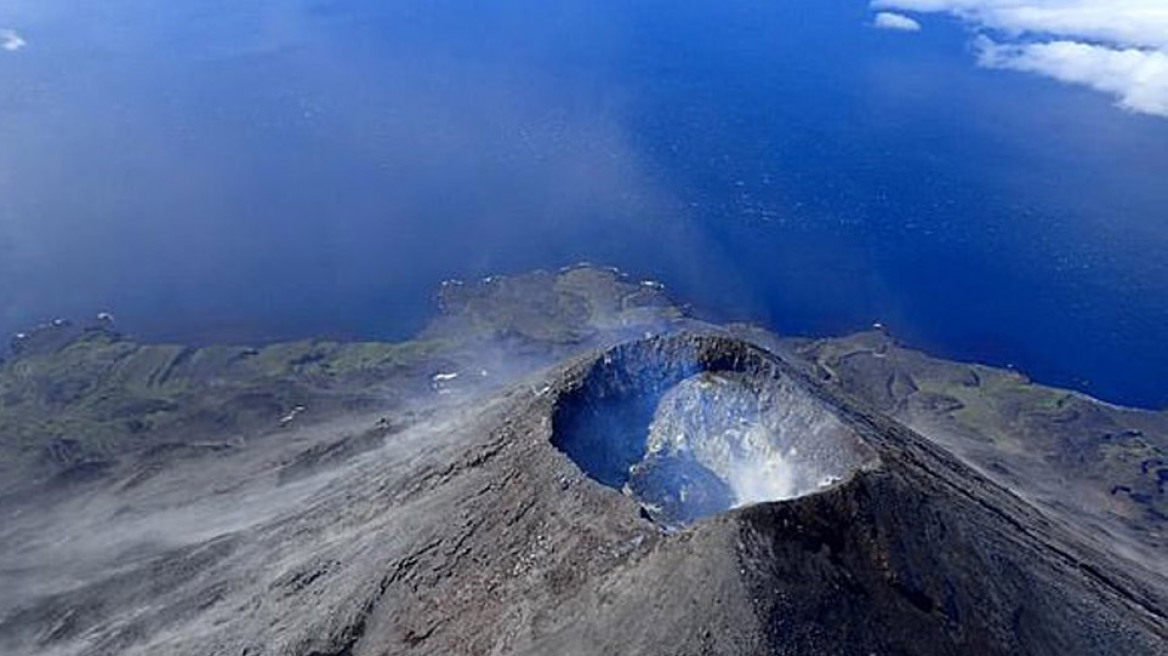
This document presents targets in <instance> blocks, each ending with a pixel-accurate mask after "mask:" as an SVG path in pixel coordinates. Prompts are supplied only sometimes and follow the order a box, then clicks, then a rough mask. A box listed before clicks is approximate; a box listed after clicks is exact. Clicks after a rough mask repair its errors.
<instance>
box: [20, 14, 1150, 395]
mask: <svg viewBox="0 0 1168 656" xmlns="http://www.w3.org/2000/svg"><path fill="white" fill-rule="evenodd" d="M871 20H872V14H871V12H870V10H869V9H868V8H867V6H866V2H864V1H863V0H766V1H762V0H742V1H732V2H725V1H719V2H713V1H709V2H698V1H688V2H687V1H683V0H672V1H670V2H665V1H653V0H626V1H623V2H597V1H595V0H590V1H575V0H564V1H548V2H535V1H533V0H495V1H492V2H475V1H470V0H450V1H441V0H426V1H423V0H394V1H392V2H385V1H373V0H349V1H330V0H313V1H308V0H250V1H248V2H240V1H237V0H230V1H229V0H173V1H168V2H159V1H158V0H107V1H104V2H84V3H79V2H76V1H75V0H68V1H66V0H38V2H27V0H0V29H11V30H16V31H18V33H19V35H20V37H21V40H22V41H23V42H24V47H22V48H19V49H17V50H11V51H0V329H3V330H4V331H5V332H8V333H12V332H15V331H17V330H21V329H24V328H27V327H29V326H32V325H34V324H36V323H37V322H40V321H44V320H48V319H52V318H54V317H58V316H64V317H73V318H80V317H86V316H89V315H92V314H93V313H96V312H98V311H103V310H108V311H111V312H114V313H115V315H116V316H117V318H118V323H119V325H120V326H121V327H122V328H124V329H126V330H128V331H129V332H131V333H133V334H135V335H138V336H141V337H144V338H148V339H159V340H160V339H174V340H185V341H193V342H214V341H235V342H261V341H270V340H276V339H288V338H296V337H304V336H318V335H320V336H332V337H345V338H374V337H375V338H401V337H405V336H408V335H410V334H412V333H413V332H414V331H415V330H417V329H418V328H419V327H420V326H421V325H423V323H424V322H425V321H426V319H427V318H428V317H429V316H430V315H431V314H432V313H433V311H434V305H433V299H432V294H433V291H434V289H435V288H436V286H437V285H438V283H439V282H440V281H442V280H443V279H447V278H475V277H479V276H485V275H489V274H495V273H506V272H519V271H524V270H528V269H532V268H537V267H543V268H556V267H559V266H562V265H566V264H571V263H574V262H577V261H581V260H588V261H593V262H597V263H603V264H610V265H616V266H618V267H620V268H622V269H625V270H627V271H629V272H630V273H631V274H633V275H636V276H642V277H647V278H653V279H656V280H660V281H662V282H664V283H665V284H666V285H667V286H668V287H670V288H671V289H672V290H673V294H674V295H675V296H676V297H678V298H680V299H683V300H685V301H687V302H690V303H692V304H693V305H694V306H695V307H696V308H698V309H699V310H700V311H701V312H702V313H703V314H704V315H705V316H708V317H710V318H714V319H751V320H756V321H758V322H761V323H764V324H766V325H768V326H770V327H772V328H774V329H776V330H778V331H780V332H783V333H787V334H806V335H823V334H835V333H842V332H847V331H853V330H858V329H863V328H866V327H868V326H870V325H871V324H872V323H873V322H881V323H883V324H884V325H886V326H888V327H889V329H890V330H891V332H892V333H893V335H894V336H896V337H897V338H899V339H900V340H901V341H902V342H904V343H906V344H908V345H911V346H916V347H919V348H923V349H925V350H928V351H929V352H931V353H934V354H937V355H942V356H947V357H953V358H960V359H968V360H976V361H982V362H987V363H991V364H998V365H1010V366H1014V367H1017V368H1018V369H1020V370H1022V371H1024V372H1026V373H1027V374H1029V375H1031V376H1032V377H1034V378H1035V379H1037V380H1039V381H1042V382H1047V383H1052V384H1057V385H1063V386H1070V387H1074V388H1077V389H1081V390H1084V391H1087V392H1089V393H1091V394H1092V395H1095V396H1098V397H1100V398H1103V399H1105V400H1109V401H1114V402H1119V403H1125V404H1133V405H1141V406H1146V407H1165V406H1166V405H1168V120H1165V119H1162V118H1155V117H1150V116H1141V115H1136V114H1132V113H1129V112H1126V111H1123V110H1121V109H1117V108H1116V107H1114V106H1113V105H1112V101H1111V100H1110V99H1109V98H1107V97H1106V96H1103V95H1098V94H1095V93H1092V92H1090V91H1086V90H1083V89H1079V88H1073V87H1068V86H1063V85H1060V84H1058V83H1056V82H1053V81H1050V80H1047V79H1043V78H1038V77H1031V76H1028V75H1025V74H1021V73H1013V72H1004V71H995V70H986V69H981V68H978V67H977V66H976V64H975V61H974V60H975V58H974V57H973V55H972V54H971V52H970V46H969V42H970V38H971V35H970V34H969V33H968V32H967V31H966V30H965V29H964V28H963V27H962V26H961V25H960V24H959V23H957V22H953V21H950V20H946V19H937V18H934V19H931V20H924V21H923V22H924V30H922V31H921V32H919V33H913V34H909V33H899V32H890V31H881V30H877V29H874V28H873V27H871V26H870V24H871Z"/></svg>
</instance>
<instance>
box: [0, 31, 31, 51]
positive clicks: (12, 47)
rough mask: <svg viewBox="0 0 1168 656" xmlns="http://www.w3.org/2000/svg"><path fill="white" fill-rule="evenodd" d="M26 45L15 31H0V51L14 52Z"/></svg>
mask: <svg viewBox="0 0 1168 656" xmlns="http://www.w3.org/2000/svg"><path fill="white" fill-rule="evenodd" d="M26 45H28V42H27V41H25V40H24V39H23V38H21V36H20V34H18V33H17V32H16V30H0V49H3V50H7V51H8V52H16V51H17V50H20V49H21V48H23V47H25V46H26Z"/></svg>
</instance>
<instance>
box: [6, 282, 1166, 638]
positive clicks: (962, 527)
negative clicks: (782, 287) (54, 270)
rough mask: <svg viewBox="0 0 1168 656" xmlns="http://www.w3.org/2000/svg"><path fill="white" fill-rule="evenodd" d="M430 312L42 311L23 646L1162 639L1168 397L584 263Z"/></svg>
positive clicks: (23, 556) (24, 406)
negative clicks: (1105, 389)
mask: <svg viewBox="0 0 1168 656" xmlns="http://www.w3.org/2000/svg"><path fill="white" fill-rule="evenodd" d="M440 300H441V304H440V306H441V316H440V317H439V318H438V319H437V320H435V322H434V323H433V324H432V325H431V327H430V328H429V329H427V330H426V331H425V332H424V333H423V334H422V335H420V336H419V338H418V339H417V340H415V341H412V342H407V343H400V344H380V343H360V344H357V343H333V342H323V341H307V342H297V343H289V344H277V345H271V346H267V347H263V348H249V347H208V348H184V347H181V346H165V345H144V344H138V343H135V342H133V341H131V340H129V339H127V338H124V337H122V336H120V335H118V334H117V333H116V332H114V330H113V327H112V326H111V325H108V323H103V324H98V325H93V326H88V327H79V326H74V325H70V324H61V325H53V326H46V327H42V328H40V329H38V330H36V331H33V332H31V333H30V334H28V335H26V336H24V337H23V338H22V339H20V340H18V341H17V342H15V343H14V345H13V349H12V352H11V354H10V356H9V357H8V358H7V360H6V361H5V362H4V364H3V368H2V369H0V475H2V479H0V495H2V496H0V651H2V652H3V653H5V654H17V655H21V654H78V655H82V654H85V655H89V654H94V655H96V654H223V655H227V654H231V655H234V656H240V655H248V656H258V655H275V654H280V655H304V656H308V655H315V656H325V655H334V656H342V655H345V656H359V655H365V654H370V655H372V654H671V655H672V654H864V655H868V654H1021V653H1025V654H1060V655H1062V654H1164V653H1168V559H1166V558H1165V556H1164V555H1163V554H1164V549H1165V548H1166V546H1168V544H1166V541H1165V538H1166V535H1165V525H1166V519H1165V518H1166V514H1168V497H1166V495H1165V490H1164V486H1165V483H1166V481H1168V416H1166V415H1165V414H1164V413H1156V412H1147V411H1139V410H1131V409H1125V408H1119V407H1115V406H1110V405H1107V404H1103V403H1100V402H1098V401H1095V400H1092V399H1090V398H1087V397H1084V396H1082V395H1078V394H1075V393H1071V392H1066V391H1062V390H1057V389H1053V388H1047V387H1043V386H1040V385H1035V384H1033V383H1031V382H1029V381H1028V380H1026V379H1025V378H1024V377H1022V376H1021V375H1020V374H1018V373H1016V372H1011V371H1003V370H998V369H992V368H989V367H983V366H980V365H971V364H964V363H955V362H948V361H944V360H939V359H935V358H931V357H928V356H926V355H923V354H921V353H918V352H915V351H911V350H908V349H904V348H902V347H900V346H898V345H897V344H896V343H895V342H894V341H893V340H892V339H891V338H890V337H889V336H888V335H886V334H884V333H881V332H872V333H864V334H860V335H854V336H850V337H844V338H837V339H824V340H807V339H788V338H783V337H780V336H777V335H774V334H772V333H769V332H767V331H764V330H761V329H759V328H757V327H753V326H745V325H734V326H714V325H710V324H707V323H703V322H700V321H696V320H693V319H690V318H687V317H685V316H684V315H683V313H682V312H681V311H680V310H679V309H678V307H677V306H676V305H674V304H673V302H672V301H670V299H668V298H667V297H666V296H665V294H664V293H663V291H662V290H661V289H660V288H659V287H658V286H655V285H652V284H641V283H636V282H634V281H631V280H628V279H626V278H625V277H624V276H622V275H620V274H619V273H617V272H614V271H609V270H601V269H596V268H588V267H582V268H575V269H571V270H566V271H562V272H560V273H556V274H552V273H535V274H528V275H523V276H515V277H506V278H496V279H492V280H490V281H484V282H483V283H479V284H474V285H447V286H445V287H444V288H443V290H442V291H441V293H440Z"/></svg>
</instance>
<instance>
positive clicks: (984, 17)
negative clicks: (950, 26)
mask: <svg viewBox="0 0 1168 656" xmlns="http://www.w3.org/2000/svg"><path fill="white" fill-rule="evenodd" d="M871 5H872V7H873V8H874V9H878V10H896V11H906V12H920V13H931V12H944V13H949V14H952V15H954V16H957V17H959V18H961V19H962V20H965V21H966V22H968V23H970V24H971V25H973V26H974V27H975V28H976V29H977V30H978V31H979V32H981V35H980V36H979V37H978V38H977V41H976V46H977V50H978V58H979V62H980V63H981V64H982V65H983V66H988V67H992V68H1005V69H1011V70H1018V71H1026V72H1030V73H1037V74H1041V75H1047V76H1049V77H1053V78H1055V79H1057V80H1060V81H1062V82H1067V83H1070V84H1081V85H1085V86H1088V87H1090V88H1092V89H1095V90H1097V91H1102V92H1105V93H1108V94H1111V95H1112V96H1114V97H1115V98H1117V100H1118V104H1119V105H1120V106H1122V107H1124V108H1126V109H1129V110H1132V111H1137V112H1144V113H1147V114H1155V115H1159V116H1164V117H1168V0H872V2H871ZM986 33H991V34H992V35H993V36H992V38H991V37H990V36H987V34H986Z"/></svg>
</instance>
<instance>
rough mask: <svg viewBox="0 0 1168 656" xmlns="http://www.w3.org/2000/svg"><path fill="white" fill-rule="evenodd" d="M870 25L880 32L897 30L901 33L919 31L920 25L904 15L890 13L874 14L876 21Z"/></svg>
mask: <svg viewBox="0 0 1168 656" xmlns="http://www.w3.org/2000/svg"><path fill="white" fill-rule="evenodd" d="M872 25H873V26H875V27H879V28H880V29H882V30H899V31H901V32H920V31H921V24H920V23H918V22H917V21H916V20H915V19H913V18H910V17H908V16H905V15H904V14H894V13H892V12H890V11H882V12H880V13H878V14H876V19H875V20H873V21H872Z"/></svg>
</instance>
